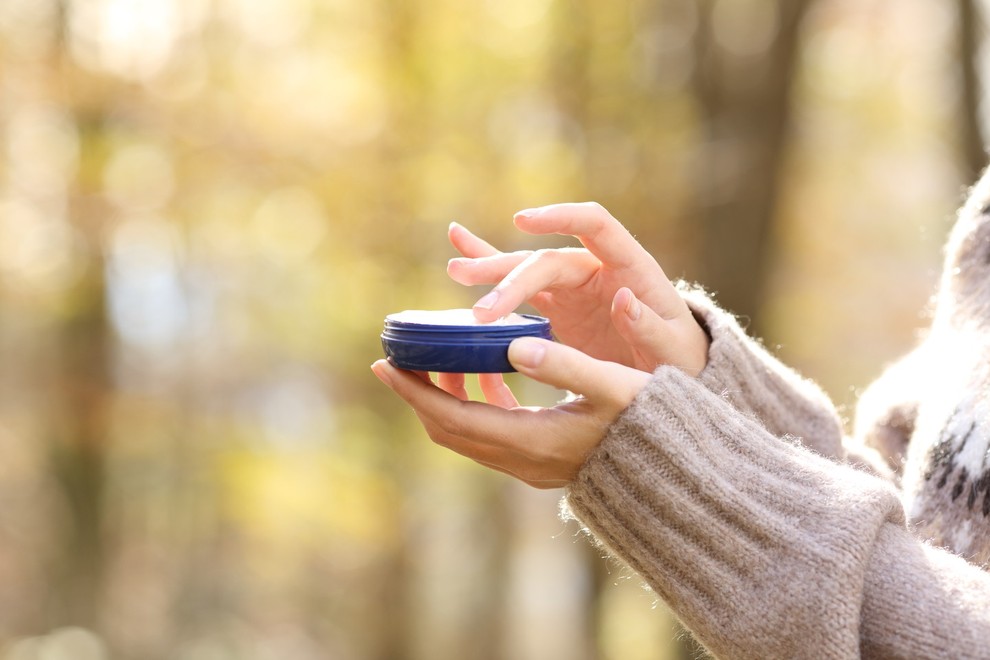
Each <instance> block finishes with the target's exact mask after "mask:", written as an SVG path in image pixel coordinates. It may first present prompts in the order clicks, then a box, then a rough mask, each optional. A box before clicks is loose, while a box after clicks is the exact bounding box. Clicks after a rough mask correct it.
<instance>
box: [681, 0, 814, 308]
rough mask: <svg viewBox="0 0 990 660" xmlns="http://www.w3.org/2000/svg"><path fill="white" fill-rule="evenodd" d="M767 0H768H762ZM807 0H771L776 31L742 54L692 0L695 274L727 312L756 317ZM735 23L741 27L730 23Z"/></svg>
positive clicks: (706, 7) (707, 6)
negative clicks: (698, 137) (759, 47)
mask: <svg viewBox="0 0 990 660" xmlns="http://www.w3.org/2000/svg"><path fill="white" fill-rule="evenodd" d="M765 1H767V2H769V1H770V0H765ZM811 4H812V0H777V1H776V2H775V10H774V11H775V12H776V17H777V31H776V34H775V35H774V36H773V38H772V40H771V41H770V43H769V45H768V47H767V48H766V49H765V50H764V51H762V52H759V53H754V54H747V55H746V56H739V55H732V54H729V53H727V52H726V50H725V48H724V47H723V45H722V44H720V43H719V42H718V41H717V38H716V37H717V35H716V31H715V29H714V25H713V20H712V18H713V8H714V5H713V3H712V1H711V0H705V1H704V2H702V3H700V4H699V12H700V13H699V27H698V31H697V33H696V36H695V41H694V46H695V69H694V75H693V77H692V84H693V90H694V97H695V100H696V103H697V107H698V111H699V114H700V119H701V122H702V129H701V130H702V140H703V142H702V144H701V146H700V148H699V157H698V161H697V169H696V174H695V201H694V208H693V209H692V210H691V212H690V213H689V214H688V222H689V223H690V222H692V221H693V222H695V223H696V224H697V226H698V234H699V236H700V241H699V246H700V249H701V255H700V262H701V276H700V278H699V279H700V281H701V282H703V283H704V284H705V285H706V286H708V287H709V288H710V289H713V290H714V291H716V293H717V297H718V300H719V302H720V303H721V304H722V305H724V306H725V307H727V308H728V309H730V310H731V311H733V312H735V313H737V314H742V315H747V316H750V317H752V318H754V319H756V320H757V322H756V323H755V325H756V326H757V327H758V326H759V322H758V319H759V316H758V312H759V310H760V306H761V304H762V303H763V297H764V292H765V289H766V280H767V276H768V272H769V266H770V264H769V263H768V261H769V258H770V255H771V242H772V241H771V234H772V229H773V220H774V215H775V213H776V210H777V202H778V197H779V188H780V178H781V172H782V169H783V163H784V158H785V156H786V146H787V138H788V135H789V130H788V129H789V128H790V122H791V115H792V112H791V110H792V104H791V87H792V83H793V80H794V74H795V65H796V63H797V61H798V60H799V58H798V54H799V53H798V45H799V36H800V28H801V23H802V19H803V18H804V16H805V14H806V13H807V10H808V8H809V7H810V5H811ZM738 29H740V30H743V29H747V26H745V25H740V26H738Z"/></svg>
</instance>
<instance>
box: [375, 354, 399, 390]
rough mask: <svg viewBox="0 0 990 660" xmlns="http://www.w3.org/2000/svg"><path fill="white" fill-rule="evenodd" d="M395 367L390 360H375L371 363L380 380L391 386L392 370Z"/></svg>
mask: <svg viewBox="0 0 990 660" xmlns="http://www.w3.org/2000/svg"><path fill="white" fill-rule="evenodd" d="M393 369H394V367H393V366H392V365H391V364H389V362H388V360H375V362H374V363H372V365H371V372H372V373H373V374H375V376H376V377H377V378H378V380H380V381H382V382H383V383H385V384H386V385H388V386H389V387H391V386H392V370H393Z"/></svg>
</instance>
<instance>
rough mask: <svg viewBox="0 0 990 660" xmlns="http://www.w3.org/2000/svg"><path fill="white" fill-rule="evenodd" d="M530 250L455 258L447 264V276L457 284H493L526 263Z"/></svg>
mask: <svg viewBox="0 0 990 660" xmlns="http://www.w3.org/2000/svg"><path fill="white" fill-rule="evenodd" d="M531 254H533V252H532V250H522V251H520V252H504V253H503V252H499V253H498V254H493V255H491V256H487V257H477V258H470V259H469V258H466V257H455V258H453V259H451V260H450V261H448V262H447V274H448V275H449V276H450V278H451V279H452V280H454V281H455V282H457V283H458V284H465V285H468V286H473V285H475V284H495V283H497V282H499V281H501V280H502V278H503V277H505V276H506V275H508V274H509V273H511V272H512V269H513V268H515V267H516V266H518V265H519V264H521V263H522V262H524V261H526V259H527V258H529V256H530V255H531Z"/></svg>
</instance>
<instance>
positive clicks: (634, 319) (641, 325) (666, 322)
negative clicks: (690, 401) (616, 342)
mask: <svg viewBox="0 0 990 660" xmlns="http://www.w3.org/2000/svg"><path fill="white" fill-rule="evenodd" d="M683 307H684V309H683V312H682V313H681V314H680V315H678V316H675V317H674V318H670V319H666V318H663V317H661V316H660V315H659V314H657V313H656V312H655V311H653V309H651V308H650V306H649V305H646V304H645V303H643V302H642V301H640V300H639V299H637V298H636V296H635V295H634V294H633V292H632V291H630V290H629V289H627V288H626V287H622V288H621V289H619V290H618V291H616V293H615V297H614V298H613V299H612V311H611V315H612V324H613V325H614V326H615V329H616V331H617V332H618V333H619V335H621V336H622V338H623V339H625V340H626V342H627V343H628V344H629V346H630V347H631V348H632V349H633V351H634V352H635V353H636V355H637V356H638V361H639V362H640V364H638V365H637V366H639V367H640V368H643V369H647V370H649V371H653V370H654V369H655V368H656V367H657V366H658V365H661V364H670V365H673V366H676V367H680V368H681V369H683V370H685V371H686V372H688V373H690V374H692V375H697V374H698V373H700V372H701V370H702V369H703V368H704V366H705V363H706V362H707V353H708V342H707V338H706V335H705V333H704V330H702V329H701V327H700V326H699V325H698V322H697V321H695V320H694V316H693V315H692V314H691V310H690V309H688V307H687V305H683Z"/></svg>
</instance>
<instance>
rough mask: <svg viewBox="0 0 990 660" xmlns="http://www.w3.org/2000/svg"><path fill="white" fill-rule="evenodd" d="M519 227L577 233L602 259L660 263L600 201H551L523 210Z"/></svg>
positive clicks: (624, 264) (622, 264)
mask: <svg viewBox="0 0 990 660" xmlns="http://www.w3.org/2000/svg"><path fill="white" fill-rule="evenodd" d="M513 222H514V223H515V225H516V227H518V228H519V229H521V230H522V231H524V232H527V233H529V234H564V235H567V236H576V237H577V238H578V239H579V240H580V241H581V243H582V244H583V245H584V246H585V247H586V248H588V250H589V251H590V252H591V253H592V254H594V255H595V256H596V257H598V258H599V259H600V260H601V261H602V263H604V264H606V265H608V266H610V267H612V268H631V267H634V266H639V265H642V264H644V262H646V263H648V264H649V265H651V266H652V267H659V266H657V264H656V260H654V259H653V257H651V256H650V253H649V252H647V251H646V250H645V249H644V248H643V246H642V245H640V244H639V241H637V240H636V239H635V238H634V237H633V235H632V234H630V233H629V231H628V230H627V229H626V228H625V227H623V226H622V223H620V222H619V221H618V220H616V219H615V217H614V216H613V215H612V214H611V213H609V212H608V211H607V210H606V209H605V208H604V207H603V206H602V205H601V204H599V203H597V202H582V203H566V204H551V205H549V206H542V207H539V208H534V209H526V210H524V211H519V212H518V213H516V215H515V216H514V217H513Z"/></svg>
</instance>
